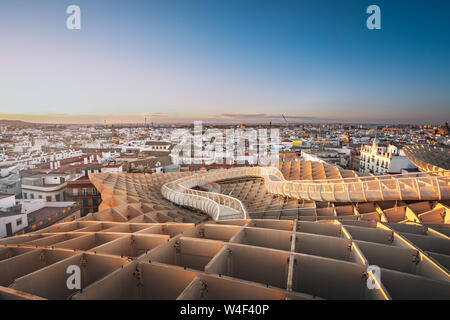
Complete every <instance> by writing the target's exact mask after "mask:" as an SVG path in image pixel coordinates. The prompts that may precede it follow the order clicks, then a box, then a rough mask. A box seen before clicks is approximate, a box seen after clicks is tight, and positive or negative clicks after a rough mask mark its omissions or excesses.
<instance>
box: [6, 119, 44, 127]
mask: <svg viewBox="0 0 450 320" xmlns="http://www.w3.org/2000/svg"><path fill="white" fill-rule="evenodd" d="M0 125H2V126H11V127H34V126H38V125H40V124H39V123H33V122H25V121H22V120H0Z"/></svg>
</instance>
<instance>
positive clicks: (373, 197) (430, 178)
mask: <svg viewBox="0 0 450 320" xmlns="http://www.w3.org/2000/svg"><path fill="white" fill-rule="evenodd" d="M241 177H259V178H263V179H264V182H265V185H266V188H267V190H268V191H269V192H270V193H273V194H276V195H282V196H286V197H290V198H297V199H303V200H315V201H331V202H369V201H385V200H448V199H450V177H449V176H448V175H447V176H442V175H436V174H435V173H433V172H428V173H422V172H419V173H412V174H411V173H410V174H402V175H386V176H369V177H353V178H343V179H328V180H298V181H289V180H286V179H285V178H284V176H283V174H282V173H281V172H280V170H278V169H277V168H274V167H240V168H232V169H228V170H227V169H218V170H210V171H207V172H205V173H196V174H194V175H192V176H188V177H183V178H181V179H178V180H174V181H171V182H168V183H166V184H164V185H163V186H162V188H161V193H162V194H163V196H164V197H165V198H166V199H168V200H170V201H172V202H174V203H176V204H178V205H182V206H188V207H191V208H195V209H198V210H200V211H202V212H204V213H206V214H208V215H210V216H211V217H212V218H213V219H214V220H224V219H239V218H240V219H245V218H248V214H247V211H246V209H245V207H244V205H243V204H242V202H241V201H240V200H239V199H236V198H233V197H230V196H227V195H224V194H219V193H214V192H206V191H199V190H194V189H192V188H195V187H199V186H202V185H204V184H208V183H212V182H215V181H220V180H225V179H235V178H241Z"/></svg>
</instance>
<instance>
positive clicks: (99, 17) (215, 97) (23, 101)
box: [0, 0, 450, 124]
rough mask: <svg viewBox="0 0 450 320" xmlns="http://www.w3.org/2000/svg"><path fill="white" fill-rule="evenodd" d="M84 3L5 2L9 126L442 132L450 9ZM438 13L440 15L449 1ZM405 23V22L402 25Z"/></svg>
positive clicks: (1, 61) (448, 96) (447, 99)
mask: <svg viewBox="0 0 450 320" xmlns="http://www.w3.org/2000/svg"><path fill="white" fill-rule="evenodd" d="M71 4H73V1H58V2H55V1H49V0H45V1H41V2H40V5H39V6H33V8H30V6H29V4H28V3H27V2H26V1H14V2H8V3H1V4H0V12H2V15H1V16H0V17H1V18H0V21H1V22H0V26H1V28H0V39H2V41H3V43H4V47H5V48H6V50H2V52H0V68H1V69H2V76H0V97H1V98H0V119H12V120H23V121H31V122H43V123H103V121H104V120H107V121H108V122H111V123H117V122H142V121H143V119H144V117H147V118H148V119H149V121H152V120H151V119H153V121H154V122H161V123H170V122H192V121H193V120H205V121H216V122H230V123H233V122H269V121H277V119H278V121H280V122H282V121H283V119H282V115H283V114H284V115H285V116H286V117H287V119H288V120H289V121H292V122H305V123H310V122H312V123H326V122H348V123H399V124H407V123H411V124H422V123H432V124H439V123H443V122H445V121H447V120H448V119H447V117H448V110H449V106H450V91H449V90H448V88H449V87H450V62H449V61H450V59H448V53H449V51H450V40H448V36H447V34H446V30H449V27H450V25H449V24H450V22H449V21H448V19H446V16H445V14H446V10H443V8H445V7H448V3H446V2H444V1H435V2H434V3H433V4H430V3H425V2H424V1H396V2H395V3H392V2H388V1H377V3H376V4H377V5H379V6H380V8H381V17H382V20H381V21H382V28H381V30H368V29H367V28H366V23H365V22H366V19H367V17H368V15H367V14H366V12H365V10H366V8H367V6H368V5H370V4H372V3H370V2H368V1H361V2H358V3H357V4H355V1H350V0H348V1H347V0H345V1H340V2H339V3H335V2H332V1H324V0H321V1H316V2H314V3H313V4H311V3H304V2H298V1H288V0H285V1H281V2H273V1H263V2H261V1H248V2H245V3H242V2H239V1H229V2H226V3H225V2H222V3H212V2H208V1H193V2H189V3H187V2H185V1H169V2H161V1H145V2H142V1H129V2H127V5H123V4H120V2H118V1H108V2H105V1H96V2H95V3H91V2H89V1H84V0H80V1H77V3H76V4H77V5H79V6H80V8H81V12H82V29H81V30H67V28H66V25H65V20H66V19H67V17H68V15H67V14H66V8H67V7H68V6H69V5H71ZM437 4H439V5H437ZM400 21H401V23H400Z"/></svg>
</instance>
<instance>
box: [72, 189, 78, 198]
mask: <svg viewBox="0 0 450 320" xmlns="http://www.w3.org/2000/svg"><path fill="white" fill-rule="evenodd" d="M72 194H73V195H74V196H77V195H78V189H77V188H73V189H72Z"/></svg>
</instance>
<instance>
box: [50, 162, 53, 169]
mask: <svg viewBox="0 0 450 320" xmlns="http://www.w3.org/2000/svg"><path fill="white" fill-rule="evenodd" d="M50 170H53V162H50Z"/></svg>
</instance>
